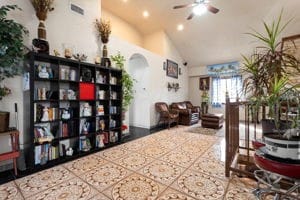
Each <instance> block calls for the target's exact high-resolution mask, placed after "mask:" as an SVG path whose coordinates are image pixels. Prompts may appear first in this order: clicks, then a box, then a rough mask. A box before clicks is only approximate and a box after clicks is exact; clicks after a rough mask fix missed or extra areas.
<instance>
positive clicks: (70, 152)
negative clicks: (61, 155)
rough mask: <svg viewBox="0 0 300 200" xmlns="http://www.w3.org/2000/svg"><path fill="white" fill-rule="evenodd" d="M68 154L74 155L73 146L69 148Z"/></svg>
mask: <svg viewBox="0 0 300 200" xmlns="http://www.w3.org/2000/svg"><path fill="white" fill-rule="evenodd" d="M66 155H67V156H72V155H73V149H72V147H69V148H68V149H67V151H66Z"/></svg>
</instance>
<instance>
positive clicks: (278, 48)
mask: <svg viewBox="0 0 300 200" xmlns="http://www.w3.org/2000/svg"><path fill="white" fill-rule="evenodd" d="M290 22H291V20H288V22H286V23H285V24H283V25H282V11H281V13H280V15H279V17H278V19H277V21H273V22H272V23H271V24H267V23H266V22H263V24H264V28H265V32H266V35H264V34H261V33H259V32H257V31H255V30H253V33H247V34H249V35H251V36H253V37H254V38H256V39H258V40H259V41H260V42H262V43H263V44H264V45H263V46H260V47H258V48H257V49H258V50H257V53H256V54H257V55H256V56H255V60H254V61H253V62H254V63H255V64H256V65H257V67H258V68H260V69H259V71H260V73H261V74H262V75H263V79H262V80H261V85H260V87H264V88H266V89H267V92H268V93H271V92H272V91H271V90H272V88H273V85H272V84H273V83H274V79H275V77H277V78H278V79H280V78H281V77H284V76H288V75H289V76H298V75H300V62H299V60H297V58H295V57H294V56H293V55H290V54H289V53H288V51H287V49H283V48H282V42H281V41H279V36H280V34H281V33H282V31H283V30H284V29H285V28H286V27H287V25H288V24H289V23H290ZM291 71H293V73H291Z"/></svg>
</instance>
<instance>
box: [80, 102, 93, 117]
mask: <svg viewBox="0 0 300 200" xmlns="http://www.w3.org/2000/svg"><path fill="white" fill-rule="evenodd" d="M82 115H83V116H84V117H88V116H91V115H92V113H91V107H90V105H89V103H85V104H84V105H83V113H82Z"/></svg>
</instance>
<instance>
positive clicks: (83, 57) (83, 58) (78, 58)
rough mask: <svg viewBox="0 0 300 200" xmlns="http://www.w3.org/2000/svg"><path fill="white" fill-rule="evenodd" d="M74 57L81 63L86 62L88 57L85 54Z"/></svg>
mask: <svg viewBox="0 0 300 200" xmlns="http://www.w3.org/2000/svg"><path fill="white" fill-rule="evenodd" d="M73 57H74V58H75V59H76V60H78V61H79V62H81V61H86V59H87V56H86V55H85V54H79V53H77V54H73Z"/></svg>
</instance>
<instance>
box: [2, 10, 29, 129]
mask: <svg viewBox="0 0 300 200" xmlns="http://www.w3.org/2000/svg"><path fill="white" fill-rule="evenodd" d="M16 9H19V10H20V8H19V7H18V6H16V5H5V6H2V7H0V101H1V100H2V98H4V97H5V96H7V95H9V94H10V93H11V90H10V89H9V88H8V87H7V86H5V85H4V84H3V81H4V80H5V79H6V78H12V77H14V76H16V75H20V74H21V72H22V67H21V64H20V63H21V62H22V60H23V56H24V49H25V48H24V45H23V36H24V34H25V33H27V30H26V29H25V28H24V26H22V25H21V24H19V23H17V22H15V21H14V20H11V19H7V13H8V12H9V11H11V10H16ZM8 126H9V112H3V111H0V132H3V131H6V130H7V128H8Z"/></svg>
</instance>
